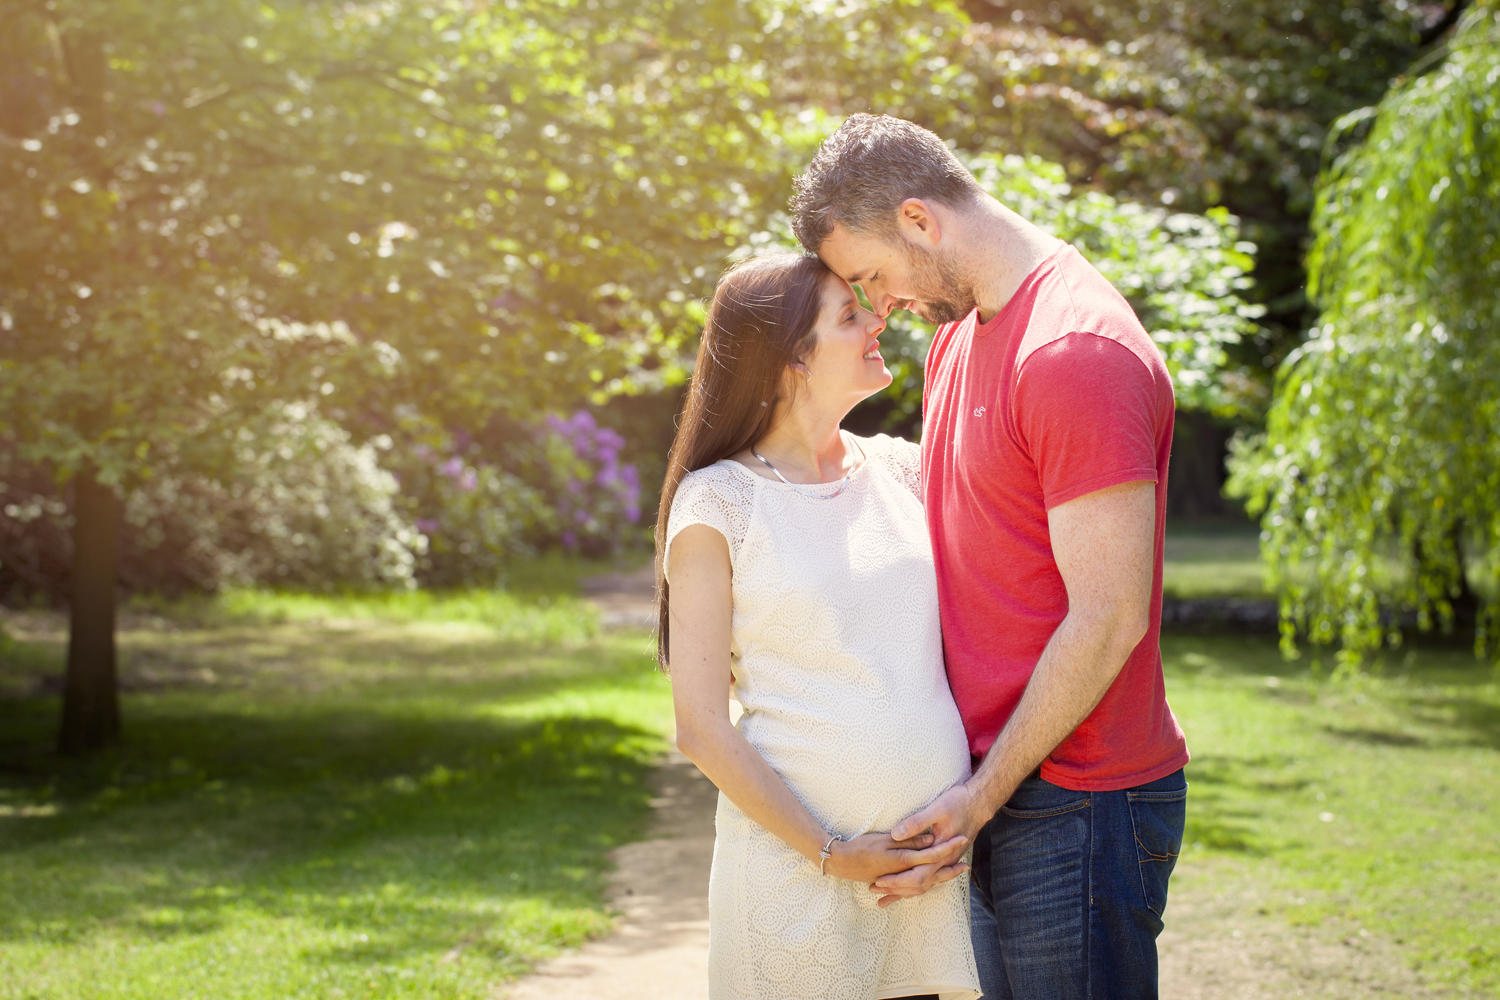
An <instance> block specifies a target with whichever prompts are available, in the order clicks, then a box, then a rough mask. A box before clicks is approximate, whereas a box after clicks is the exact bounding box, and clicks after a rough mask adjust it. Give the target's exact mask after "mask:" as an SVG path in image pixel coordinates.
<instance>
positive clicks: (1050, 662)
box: [872, 482, 1156, 897]
mask: <svg viewBox="0 0 1500 1000" xmlns="http://www.w3.org/2000/svg"><path fill="white" fill-rule="evenodd" d="M1047 526H1048V532H1049V534H1050V535H1051V539H1052V554H1053V558H1054V559H1055V560H1056V561H1057V569H1058V572H1059V573H1061V575H1062V579H1063V585H1064V586H1065V587H1066V588H1067V593H1068V613H1067V616H1066V617H1064V618H1063V620H1062V624H1060V625H1059V626H1058V627H1057V631H1056V632H1054V633H1052V638H1051V639H1050V640H1049V641H1048V643H1047V648H1046V649H1045V650H1043V652H1042V657H1041V659H1040V660H1039V661H1037V665H1036V670H1035V671H1034V672H1033V673H1032V675H1031V680H1030V682H1029V683H1028V684H1027V685H1026V691H1025V692H1024V693H1023V694H1022V696H1021V701H1020V703H1019V704H1017V706H1016V710H1015V712H1014V713H1012V714H1011V717H1010V720H1009V721H1007V722H1006V724H1005V728H1003V729H1001V730H1000V735H999V736H998V737H997V738H996V739H995V743H994V745H993V746H991V747H990V749H989V752H988V753H986V754H985V757H984V762H983V763H982V764H980V766H979V770H978V771H977V772H975V774H974V776H973V777H972V778H970V779H969V780H968V781H967V782H966V783H964V784H962V785H955V786H954V787H953V788H951V789H949V790H948V791H947V792H944V793H943V794H942V795H941V796H939V797H938V799H937V800H936V801H935V802H933V803H932V805H930V806H928V807H927V808H926V809H923V810H922V811H921V812H918V813H916V814H915V815H912V816H909V817H907V818H906V819H904V820H902V821H901V822H900V823H898V824H896V828H895V829H894V830H892V831H891V836H892V837H893V838H895V839H897V840H900V839H903V838H906V837H911V836H913V835H915V834H917V833H920V832H922V831H923V830H926V829H928V828H931V830H932V832H933V834H934V835H935V836H936V838H937V839H938V840H939V841H942V840H947V839H949V838H952V837H955V836H962V837H965V838H967V839H968V842H969V843H973V842H974V837H975V836H976V835H977V834H978V833H979V828H980V827H982V826H983V825H984V824H985V823H986V822H987V821H988V820H989V819H990V817H991V816H993V815H994V814H995V813H996V812H997V811H999V809H1000V807H1001V806H1003V805H1004V804H1005V803H1006V802H1008V801H1009V800H1010V797H1011V795H1012V794H1013V793H1014V792H1015V790H1016V787H1017V786H1018V785H1020V783H1021V782H1022V781H1023V780H1025V778H1026V776H1027V775H1028V774H1030V773H1031V772H1032V771H1034V770H1036V767H1037V765H1038V764H1040V763H1041V762H1042V761H1043V760H1044V759H1045V758H1046V757H1047V755H1048V754H1050V753H1051V752H1052V751H1053V749H1055V748H1056V747H1057V745H1058V744H1059V743H1061V742H1062V741H1063V740H1065V739H1067V737H1068V735H1069V734H1070V733H1072V732H1073V730H1074V729H1077V728H1078V724H1079V723H1081V722H1082V721H1083V720H1084V719H1086V718H1088V715H1089V713H1090V712H1092V711H1093V710H1094V706H1096V705H1098V704H1099V700H1100V699H1101V698H1103V697H1104V693H1105V692H1106V691H1108V690H1109V686H1110V685H1111V684H1113V683H1114V680H1115V677H1116V676H1118V675H1119V673H1120V668H1121V667H1123V666H1124V665H1125V660H1126V658H1127V657H1129V656H1130V653H1131V651H1132V650H1134V649H1135V647H1136V646H1137V645H1139V643H1140V641H1141V639H1142V638H1143V637H1144V636H1145V634H1146V630H1147V629H1148V628H1149V627H1150V617H1151V583H1152V572H1153V569H1154V568H1155V558H1154V556H1155V542H1156V484H1155V483H1151V482H1132V483H1122V484H1120V485H1118V486H1111V487H1109V488H1108V489H1103V490H1099V491H1097V492H1094V493H1089V494H1086V495H1084V496H1081V497H1078V498H1077V499H1074V500H1070V501H1068V502H1067V503H1064V504H1059V505H1058V506H1056V507H1054V508H1052V510H1051V511H1049V512H1048V514H1047ZM934 874H935V873H934V872H931V871H928V870H913V871H909V872H901V873H898V874H893V875H888V876H886V877H884V878H880V879H877V880H876V882H875V886H874V887H872V891H877V892H884V893H886V894H887V895H888V896H894V897H899V896H914V895H920V894H921V893H923V892H926V891H927V889H928V888H929V887H930V886H931V884H932V882H930V881H926V880H927V879H930V878H931V876H932V875H934Z"/></svg>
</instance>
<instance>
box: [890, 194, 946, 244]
mask: <svg viewBox="0 0 1500 1000" xmlns="http://www.w3.org/2000/svg"><path fill="white" fill-rule="evenodd" d="M896 224H897V225H898V226H900V227H901V234H902V235H903V236H905V237H906V238H907V239H908V240H910V241H911V242H913V243H926V244H930V245H932V246H937V244H938V243H939V242H941V241H942V238H943V227H942V224H941V223H939V222H938V217H937V213H936V212H934V211H933V206H932V203H931V202H927V201H923V200H922V199H921V198H908V199H906V200H905V201H903V202H902V203H901V207H900V208H898V209H897V210H896Z"/></svg>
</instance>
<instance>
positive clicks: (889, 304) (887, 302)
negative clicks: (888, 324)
mask: <svg viewBox="0 0 1500 1000" xmlns="http://www.w3.org/2000/svg"><path fill="white" fill-rule="evenodd" d="M898 301H900V300H899V299H897V298H896V297H895V296H894V295H891V294H889V293H882V294H881V296H880V298H879V300H878V301H876V302H875V303H873V304H874V306H875V315H876V316H879V317H880V319H881V320H882V323H881V325H882V326H884V325H885V324H884V320H885V319H886V318H888V317H889V316H890V315H891V313H892V312H894V311H895V309H896V303H897V302H898Z"/></svg>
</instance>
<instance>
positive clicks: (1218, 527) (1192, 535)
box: [1162, 518, 1271, 600]
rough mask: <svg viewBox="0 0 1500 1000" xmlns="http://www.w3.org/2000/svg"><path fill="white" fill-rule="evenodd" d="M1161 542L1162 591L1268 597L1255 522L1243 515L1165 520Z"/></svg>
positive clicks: (1183, 595) (1173, 594) (1178, 594)
mask: <svg viewBox="0 0 1500 1000" xmlns="http://www.w3.org/2000/svg"><path fill="white" fill-rule="evenodd" d="M1165 548H1166V565H1165V566H1164V567H1163V570H1162V593H1163V595H1164V596H1166V597H1176V598H1215V597H1258V598H1262V599H1265V600H1270V599H1271V595H1270V594H1269V593H1268V592H1267V591H1266V588H1265V582H1264V580H1263V578H1262V573H1261V561H1260V528H1259V527H1257V526H1256V525H1255V524H1253V523H1251V522H1249V521H1240V520H1231V519H1227V518H1226V519H1215V520H1209V519H1202V520H1190V521H1169V522H1167V540H1166V547H1165Z"/></svg>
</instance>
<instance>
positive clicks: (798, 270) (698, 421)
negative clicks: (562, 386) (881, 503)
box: [656, 253, 832, 670]
mask: <svg viewBox="0 0 1500 1000" xmlns="http://www.w3.org/2000/svg"><path fill="white" fill-rule="evenodd" d="M830 274H832V272H831V271H829V270H828V268H827V267H825V266H824V265H823V262H822V261H820V260H818V258H816V257H812V256H807V255H804V254H796V253H780V254H773V255H770V256H765V257H751V258H750V259H748V260H746V261H744V262H743V263H740V264H737V265H735V266H734V267H732V268H730V270H729V271H727V272H726V273H725V274H724V277H722V278H720V279H719V287H718V288H717V289H716V290H715V291H714V301H713V304H712V305H711V306H710V307H709V310H708V322H707V323H706V324H704V327H703V342H702V344H701V345H699V347H698V360H697V363H696V364H694V366H693V377H692V381H691V382H690V383H689V384H688V393H687V399H686V400H685V401H684V402H683V405H682V414H681V415H680V416H679V417H678V420H677V437H676V438H675V439H674V440H673V441H672V451H671V453H670V454H669V456H668V458H667V478H666V482H664V483H663V484H662V488H661V510H660V512H659V513H658V514H657V516H656V611H657V627H656V660H657V663H658V664H660V665H661V668H662V669H663V670H665V669H667V657H668V644H669V633H668V627H669V626H668V617H669V596H670V595H669V594H668V588H667V575H666V569H667V567H666V563H665V561H664V558H663V557H664V555H665V552H666V541H667V521H668V519H669V518H670V517H671V516H672V501H673V500H674V499H675V498H676V496H677V487H678V486H680V485H681V484H682V477H683V476H686V475H687V474H688V473H689V472H694V471H696V470H698V469H703V468H707V467H708V466H710V465H713V464H714V463H715V462H717V461H719V460H720V459H722V458H728V457H729V456H730V455H733V454H735V453H736V452H740V451H744V450H745V449H746V448H748V447H750V446H751V445H753V444H755V442H757V441H759V440H760V439H761V438H763V437H765V435H766V432H767V431H769V430H770V429H771V420H772V418H773V417H774V416H775V415H776V408H777V406H778V405H779V404H780V403H782V402H783V399H782V397H783V385H784V384H785V380H784V378H783V376H784V375H785V373H786V368H787V365H789V364H791V363H793V362H794V361H806V360H807V359H808V357H809V356H810V355H811V353H812V349H813V346H814V344H815V342H816V333H815V331H814V327H815V326H816V325H817V322H818V311H819V309H820V308H821V306H822V304H823V288H824V286H825V284H826V283H827V280H828V276H829V275H830Z"/></svg>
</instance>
